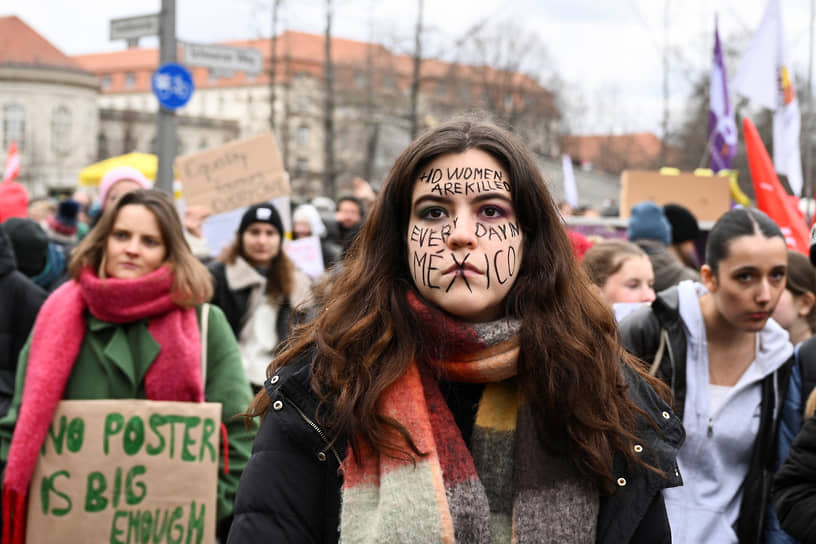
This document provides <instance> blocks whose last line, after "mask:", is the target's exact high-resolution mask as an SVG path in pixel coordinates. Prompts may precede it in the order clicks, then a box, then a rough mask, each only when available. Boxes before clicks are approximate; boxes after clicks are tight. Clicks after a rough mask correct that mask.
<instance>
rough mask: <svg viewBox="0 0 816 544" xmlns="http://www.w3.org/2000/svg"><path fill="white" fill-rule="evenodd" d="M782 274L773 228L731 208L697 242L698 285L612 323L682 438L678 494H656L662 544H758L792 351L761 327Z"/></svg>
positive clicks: (770, 324)
mask: <svg viewBox="0 0 816 544" xmlns="http://www.w3.org/2000/svg"><path fill="white" fill-rule="evenodd" d="M787 267H788V253H787V248H786V246H785V238H784V236H783V235H782V232H781V231H780V230H779V227H778V226H777V225H776V224H775V223H774V222H773V221H771V219H770V218H768V216H767V215H765V214H764V213H762V212H760V211H758V210H755V209H735V210H731V211H729V212H728V213H726V214H725V215H723V216H722V217H721V218H720V219H719V220H718V221H717V222H716V223H715V225H714V227H713V228H712V230H711V232H710V233H709V236H708V242H707V245H706V259H705V265H704V266H703V267H702V269H701V271H700V274H701V278H702V283H701V284H700V283H695V282H692V281H684V282H681V283H680V284H679V285H678V286H677V287H675V288H671V289H668V290H666V291H663V292H661V293H660V294H659V295H658V297H657V299H656V300H655V301H654V302H653V303H652V304H651V306H650V307H645V308H642V309H640V310H638V311H636V312H635V313H634V314H632V315H631V316H629V317H628V318H626V319H625V320H624V321H623V322H622V323H621V334H622V337H623V341H624V345H626V346H627V348H628V349H630V350H631V351H632V353H634V354H635V355H637V356H638V357H640V358H641V359H643V360H644V361H646V362H647V363H649V364H652V365H653V366H652V370H653V371H654V372H656V375H657V376H658V377H659V378H661V379H662V380H664V381H665V382H666V383H667V384H669V385H670V386H671V387H672V390H673V393H674V397H675V406H674V408H675V410H676V411H677V412H678V413H679V414H682V416H681V417H682V418H683V425H684V427H685V429H686V433H687V440H686V443H685V444H684V445H683V447H682V448H681V450H680V455H679V457H678V460H679V465H680V470H681V472H682V474H683V486H682V487H679V488H676V489H667V490H666V491H664V497H665V499H666V508H667V510H668V513H669V521H670V523H671V528H672V537H673V541H674V542H679V543H696V542H718V543H728V542H760V541H762V542H764V541H765V540H764V538H765V537H764V535H763V531H765V530H767V528H768V525H767V524H766V521H767V519H768V515H767V514H768V513H769V510H768V499H769V496H768V495H769V490H770V479H771V478H772V476H773V474H772V468H773V467H774V466H776V465H775V462H776V451H777V450H776V440H777V434H776V433H777V427H778V421H779V413H780V412H781V411H780V410H778V409H775V407H778V406H780V405H781V403H783V402H784V401H785V396H786V391H787V386H788V384H789V376H790V368H791V361H792V359H791V355H792V353H793V348H792V346H791V344H790V342H788V335H787V333H786V332H785V331H784V330H783V329H782V328H781V327H780V326H779V325H778V324H777V323H776V322H774V321H773V320H771V319H769V318H770V316H771V314H772V313H773V311H774V308H775V306H776V304H777V302H778V300H779V297H780V296H781V295H782V292H783V291H784V289H785V279H786V273H787ZM661 338H662V340H661ZM658 353H662V356H661V355H658ZM655 359H657V360H655Z"/></svg>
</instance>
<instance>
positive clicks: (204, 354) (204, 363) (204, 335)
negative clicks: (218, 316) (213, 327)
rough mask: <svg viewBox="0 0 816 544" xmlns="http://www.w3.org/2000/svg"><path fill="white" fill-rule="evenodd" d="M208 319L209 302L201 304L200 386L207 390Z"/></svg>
mask: <svg viewBox="0 0 816 544" xmlns="http://www.w3.org/2000/svg"><path fill="white" fill-rule="evenodd" d="M209 321H210V304H209V302H205V303H204V304H202V305H201V333H200V334H201V388H202V389H203V390H204V391H206V390H207V326H208V324H209Z"/></svg>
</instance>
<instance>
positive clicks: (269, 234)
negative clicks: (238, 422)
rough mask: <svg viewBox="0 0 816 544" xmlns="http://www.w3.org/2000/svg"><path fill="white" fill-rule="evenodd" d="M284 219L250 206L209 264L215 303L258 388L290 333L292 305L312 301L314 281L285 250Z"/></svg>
mask: <svg viewBox="0 0 816 544" xmlns="http://www.w3.org/2000/svg"><path fill="white" fill-rule="evenodd" d="M283 234H284V230H283V222H282V221H281V218H280V214H279V213H278V211H277V210H276V209H275V206H274V205H272V204H270V203H267V202H265V203H261V204H256V205H254V206H250V207H249V208H247V210H246V211H245V212H244V215H243V216H242V217H241V223H240V224H239V226H238V231H237V232H236V233H235V240H234V241H233V242H232V244H230V245H229V246H227V247H226V248H225V249H224V251H223V252H222V253H221V255H220V256H219V257H218V259H217V260H216V261H214V262H212V263H210V264H209V266H208V268H209V270H210V273H211V274H212V278H213V286H214V290H213V297H212V301H211V302H212V303H213V304H215V305H217V306H219V307H220V308H221V309H222V310H223V311H224V314H225V315H226V317H227V321H228V322H229V324H230V326H231V327H232V331H233V333H234V334H235V337H236V338H237V339H238V345H239V347H240V348H241V356H242V358H243V362H244V369H245V370H246V372H247V376H248V377H249V381H250V382H251V383H252V385H253V387H254V388H255V391H256V392H257V391H259V390H260V388H261V387H262V386H263V383H264V380H266V367H267V365H268V364H269V361H271V360H272V359H273V357H274V353H275V348H276V347H277V345H278V343H279V342H280V341H282V340H284V339H285V338H286V337H287V336H288V335H289V321H290V317H291V316H292V313H293V309H295V308H297V307H298V306H300V305H301V304H304V303H306V302H308V301H309V300H310V299H311V281H310V280H309V277H308V276H307V275H306V274H304V273H303V272H301V271H300V270H298V269H297V268H296V267H295V265H294V263H293V262H292V261H291V259H289V257H287V256H286V253H284V252H283V250H282V241H283Z"/></svg>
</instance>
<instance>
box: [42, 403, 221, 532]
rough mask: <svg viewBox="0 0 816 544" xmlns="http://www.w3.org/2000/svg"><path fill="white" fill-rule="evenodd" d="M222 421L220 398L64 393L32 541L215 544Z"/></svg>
mask: <svg viewBox="0 0 816 544" xmlns="http://www.w3.org/2000/svg"><path fill="white" fill-rule="evenodd" d="M220 426H221V404H220V403H193V402H159V401H147V400H135V399H117V400H68V401H65V400H64V401H61V402H60V403H59V405H58V406H57V410H56V412H55V413H54V419H53V420H52V423H51V428H50V429H49V433H48V435H46V439H45V444H44V445H43V448H42V449H41V452H40V457H39V459H38V461H37V466H36V468H35V470H34V476H33V478H32V479H31V486H30V488H29V500H28V518H27V523H26V542H27V543H30V544H34V543H37V544H41V543H48V542H66V541H71V542H111V543H113V542H119V543H135V542H195V543H199V544H201V543H204V544H212V543H213V542H215V524H216V491H217V486H218V452H219V449H218V442H219V436H220V432H219V431H220ZM68 535H70V536H68Z"/></svg>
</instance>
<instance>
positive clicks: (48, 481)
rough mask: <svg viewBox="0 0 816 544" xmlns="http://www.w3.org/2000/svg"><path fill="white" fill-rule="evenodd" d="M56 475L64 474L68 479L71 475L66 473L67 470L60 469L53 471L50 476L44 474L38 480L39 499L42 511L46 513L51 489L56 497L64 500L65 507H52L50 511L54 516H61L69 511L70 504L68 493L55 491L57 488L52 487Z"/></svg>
mask: <svg viewBox="0 0 816 544" xmlns="http://www.w3.org/2000/svg"><path fill="white" fill-rule="evenodd" d="M57 476H65V477H66V478H68V479H69V480H70V479H71V475H70V474H68V471H67V470H60V471H57V472H55V473H54V474H52V475H51V476H44V477H43V479H42V481H41V482H40V499H41V502H42V513H43V514H48V513H49V512H48V510H49V507H50V504H51V492H52V491H53V492H54V493H56V495H57V496H58V497H60V498H61V499H63V500H64V501H65V507H64V508H54V509H53V510H51V512H50V513H51V514H53V515H55V516H59V517H62V516H64V515H65V514H67V513H68V512H70V511H71V506H72V504H71V498H70V497H69V496H68V495H66V494H65V493H63V492H61V491H57V489H56V488H55V487H54V480H55V479H56V478H57Z"/></svg>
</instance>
